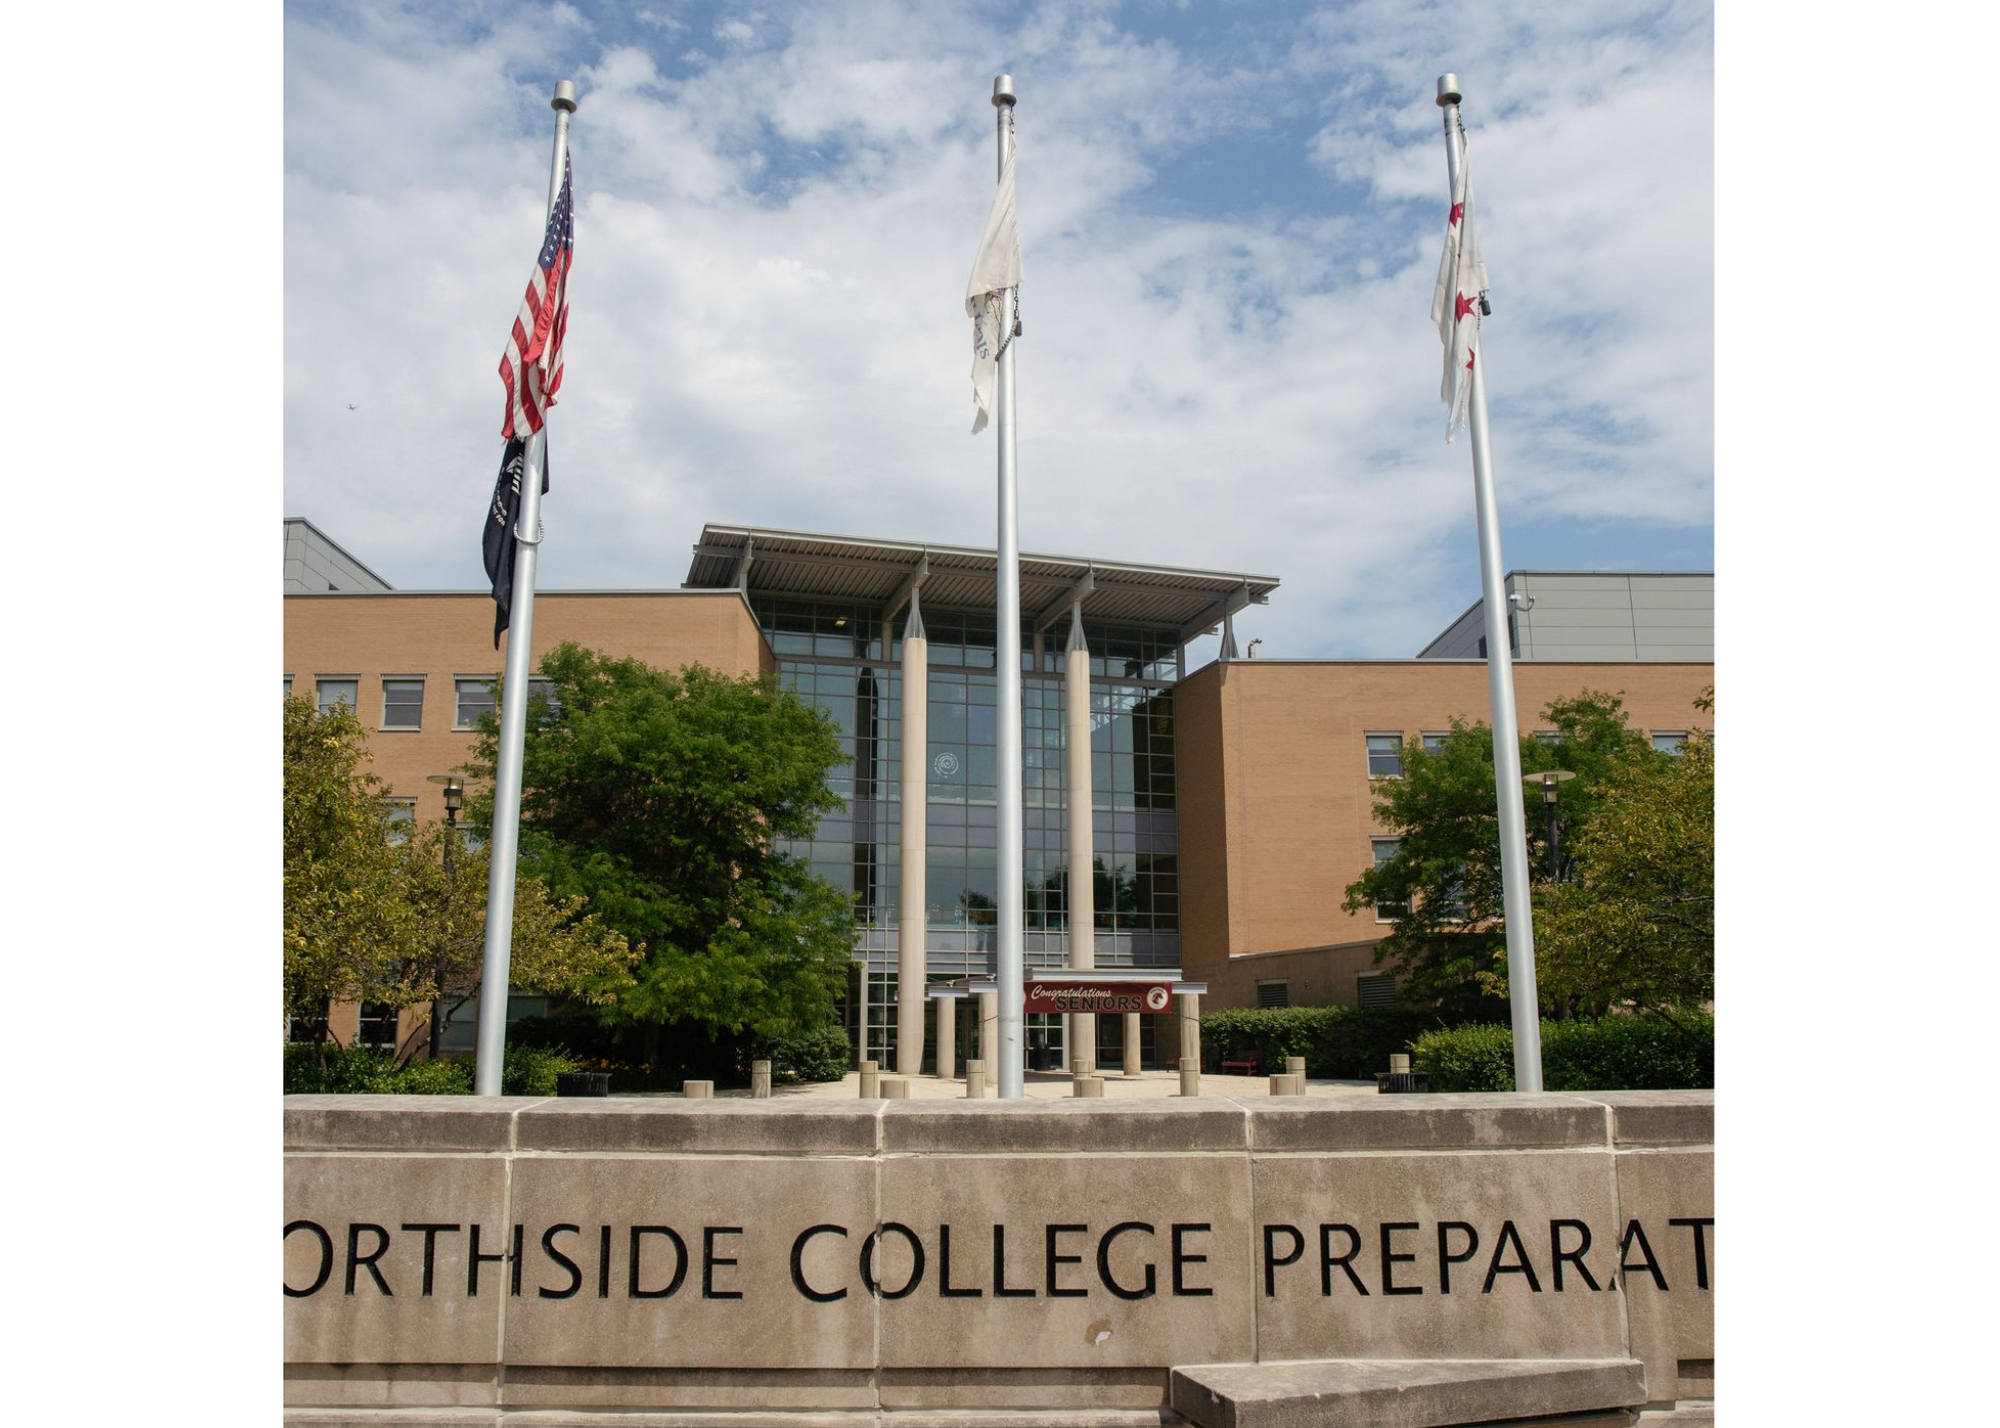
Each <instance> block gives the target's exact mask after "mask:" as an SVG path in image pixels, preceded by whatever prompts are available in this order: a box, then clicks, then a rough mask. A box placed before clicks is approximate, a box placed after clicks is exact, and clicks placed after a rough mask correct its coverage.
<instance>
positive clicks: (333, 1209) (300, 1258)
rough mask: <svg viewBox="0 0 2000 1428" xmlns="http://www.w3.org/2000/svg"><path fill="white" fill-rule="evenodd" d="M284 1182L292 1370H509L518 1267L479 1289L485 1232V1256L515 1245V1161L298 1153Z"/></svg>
mask: <svg viewBox="0 0 2000 1428" xmlns="http://www.w3.org/2000/svg"><path fill="white" fill-rule="evenodd" d="M284 1174H285V1219H286V1223H287V1229H288V1233H287V1234H286V1235H285V1256H284V1257H285V1331H284V1332H285V1362H287V1363H290V1364H404V1363H439V1364H454V1365H471V1364H493V1363H498V1362H499V1361H500V1323H501V1318H502V1313H501V1309H502V1305H503V1303H504V1302H505V1301H506V1299H507V1288H508V1285H507V1271H506V1266H505V1265H504V1264H497V1265H496V1264H494V1263H491V1262H483V1263H482V1264H481V1265H480V1270H481V1272H480V1275H479V1278H478V1289H479V1293H478V1294H477V1295H473V1294H470V1293H469V1292H468V1290H469V1288H470V1287H471V1284H472V1280H471V1274H470V1271H471V1268H472V1265H471V1260H470V1255H471V1253H472V1239H473V1231H474V1227H477V1230H478V1233H479V1235H480V1236H481V1237H482V1243H481V1246H480V1253H482V1254H487V1253H504V1251H505V1249H506V1247H507V1239H508V1228H507V1225H506V1220H505V1214H506V1193H507V1163H506V1161H505V1160H504V1159H502V1158H500V1157H498V1156H471V1155H455V1156H424V1155H394V1156H367V1157H362V1156H348V1155H310V1154H295V1155H288V1156H286V1157H285V1171H284ZM425 1225H430V1226H436V1227H437V1228H435V1229H430V1230H426V1229H423V1228H421V1227H422V1226H425ZM413 1226H415V1227H417V1228H411V1227H413ZM427 1281H428V1282H427ZM427 1290H428V1292H426V1291H427Z"/></svg>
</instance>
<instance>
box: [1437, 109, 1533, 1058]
mask: <svg viewBox="0 0 2000 1428" xmlns="http://www.w3.org/2000/svg"><path fill="white" fill-rule="evenodd" d="M1463 97H1464V96H1463V95H1461V94H1460V92H1459V88H1458V76H1457V75H1455V74H1447V75H1441V76H1440V77H1439V79H1438V89H1437V102H1438V107H1439V108H1441V109H1443V110H1444V152H1445V167H1446V172H1447V174H1448V175H1449V178H1450V182H1451V192H1452V193H1453V194H1454V195H1456V194H1457V193H1458V172H1459V165H1460V164H1461V163H1462V162H1463V155H1462V153H1461V151H1460V148H1459V140H1460V137H1461V136H1460V132H1459V121H1458V105H1459V101H1460V100H1461V99H1462V98H1463ZM1468 211H1469V206H1468ZM1481 356H1482V357H1483V356H1484V354H1483V353H1482V354H1481ZM1468 405H1469V406H1470V408H1471V412H1470V417H1471V425H1472V487H1473V492H1474V497H1475V500H1476V503H1477V505H1478V508H1479V581H1480V594H1481V597H1482V603H1483V604H1484V605H1485V607H1486V610H1485V613H1486V690H1487V695H1488V697H1489V698H1490V699H1491V701H1492V704H1493V782H1494V786H1495V789H1496V791H1497V792H1498V793H1499V796H1500V891H1501V897H1502V907H1503V912H1504V918H1505V928H1506V938H1507V1002H1508V1008H1509V1011H1510V1012H1511V1013H1512V1016H1513V1022H1514V1089H1515V1090H1517V1091H1539V1090H1541V1089H1542V1014H1541V1002H1540V999H1539V997H1537V995H1536V992H1535V922H1534V903H1533V900H1532V898H1531V897H1530V896H1529V891H1528V831H1527V819H1526V817H1525V815H1524V814H1523V812H1522V809H1521V734H1520V729H1519V721H1518V719H1517V717H1516V715H1515V713H1514V660H1513V641H1512V640H1511V639H1510V638H1509V636H1508V632H1507V603H1506V600H1507V597H1506V592H1505V590H1504V589H1503V588H1502V586H1503V585H1504V583H1505V578H1506V567H1505V566H1504V565H1502V564H1501V563H1500V517H1499V511H1498V507H1497V505H1496V503H1495V500H1494V496H1493V456H1492V450H1491V448H1490V447H1489V446H1488V445H1487V439H1486V363H1485V362H1484V361H1475V362H1474V363H1473V364H1472V399H1471V401H1470V402H1469V403H1468Z"/></svg>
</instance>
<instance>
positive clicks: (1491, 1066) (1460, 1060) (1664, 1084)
mask: <svg viewBox="0 0 2000 1428" xmlns="http://www.w3.org/2000/svg"><path fill="white" fill-rule="evenodd" d="M1411 1065H1412V1067H1413V1069H1415V1070H1417V1071H1422V1072H1427V1073H1428V1074H1429V1076H1430V1078H1431V1089H1432V1090H1433V1091H1511V1090H1513V1089H1514V1033H1513V1030H1512V1029H1511V1028H1510V1027H1505V1026H1458V1027H1452V1028H1450V1029H1448V1030H1443V1029H1441V1030H1437V1031H1429V1032H1425V1033H1424V1034H1423V1035H1422V1036H1420V1037H1418V1038H1417V1040H1416V1044H1415V1049H1414V1058H1413V1060H1412V1062H1411ZM1714 1085H1715V1018H1714V1017H1713V1016H1710V1015H1708V1014H1707V1013H1704V1012H1681V1013H1676V1014H1675V1015H1674V1016H1673V1017H1672V1018H1671V1019H1669V1018H1668V1017H1665V1016H1661V1015H1656V1014H1641V1015H1637V1016H1607V1017H1601V1018H1599V1019H1597V1020H1595V1021H1545V1022H1543V1023H1542V1088H1543V1089H1544V1090H1548V1091H1670V1090H1687V1089H1711V1088H1713V1087H1714Z"/></svg>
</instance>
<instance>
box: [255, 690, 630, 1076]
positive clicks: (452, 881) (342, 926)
mask: <svg viewBox="0 0 2000 1428" xmlns="http://www.w3.org/2000/svg"><path fill="white" fill-rule="evenodd" d="M368 759H369V754H368V746H367V735H366V732H365V731H364V730H363V729H362V727H361V723H360V721H359V720H358V719H356V718H355V716H354V714H353V712H352V711H350V710H349V709H347V708H346V707H345V706H336V707H335V708H334V709H332V710H330V711H328V712H326V713H324V714H322V713H321V712H319V709H318V707H317V706H316V705H315V704H314V702H313V701H312V700H309V699H289V698H288V699H287V700H286V701H285V972H284V994H285V1012H286V1015H288V1016H298V1017H318V1016H323V1015H324V1014H325V1012H326V1008H327V1004H328V1003H329V1002H335V1001H342V1002H348V1001H352V1002H377V1003H381V1004H383V1005H386V1006H390V1007H396V1008H399V1009H400V1008H403V1007H411V1006H419V1005H424V1004H426V1003H428V1004H431V1005H432V1006H433V1013H432V1029H431V1037H430V1040H431V1049H432V1052H433V1054H435V1052H436V1050H437V1043H438V1038H439V1036H440V1035H441V1034H442V1031H443V1028H444V1025H445V1024H446V1023H447V1022H448V1020H449V1015H450V1012H451V1011H452V1010H455V1009H456V1008H457V1007H458V1006H461V1005H463V1004H464V1002H465V1000H466V999H467V998H468V997H469V996H470V995H471V994H472V993H473V992H475V991H477V990H478V985H479V976H480V967H481V963H482V960H483V951H484V943H485V936H486V886H487V883H486V878H487V860H486V855H485V853H484V852H483V851H481V850H479V849H477V848H468V847H465V846H464V845H463V843H462V841H461V844H460V846H458V847H457V848H455V849H454V854H455V857H454V866H453V874H452V876H451V877H450V878H449V879H447V877H446V876H445V872H444V845H443V840H444V838H445V836H446V834H445V829H444V826H443V825H442V824H436V823H433V824H426V825H423V826H421V827H418V828H415V829H404V828H399V827H397V826H396V825H394V824H392V822H391V819H390V815H389V806H388V804H387V803H386V802H385V801H384V797H383V795H384V789H383V786H382V781H381V780H380V779H378V778H377V777H375V775H373V774H371V773H369V772H367V771H366V770H365V769H364V767H363V765H364V764H365V763H366V762H367V761H368ZM399 833H404V834H406V835H407V836H403V837H401V838H400V839H399V837H398V836H397V835H398V834H399ZM632 960H633V954H632V953H631V952H630V950H629V949H628V948H627V947H626V945H625V941H624V939H623V938H622V937H620V936H619V935H618V934H617V933H616V932H615V931H613V930H612V929H610V928H608V927H606V926H604V925H603V924H602V923H601V922H600V921H599V920H598V919H597V918H595V917H592V916H589V915H587V914H585V913H584V911H583V907H582V899H581V898H576V897H559V896H555V895H552V894H551V893H550V891H549V890H548V888H547V887H545V886H544V885H543V884H541V883H540V882H538V881H537V880H535V879H534V878H520V879H518V880H517V885H516V887H515V894H514V937H513V954H512V958H511V962H510V972H511V979H512V981H513V984H514V985H515V986H517V987H520V988H523V989H525V990H528V991H534V992H542V993H546V994H549V995H556V996H567V997H574V998H577V999H580V1000H583V1001H585V1002H593V1003H603V1002H607V1001H610V1000H612V999H613V998H614V997H615V995H616V992H617V990H618V989H619V987H620V986H622V985H624V984H629V982H630V981H631V975H630V973H629V971H628V970H627V968H628V967H629V964H630V963H631V961H632ZM440 1013H442V1016H440Z"/></svg>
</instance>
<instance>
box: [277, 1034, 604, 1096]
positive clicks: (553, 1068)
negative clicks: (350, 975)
mask: <svg viewBox="0 0 2000 1428" xmlns="http://www.w3.org/2000/svg"><path fill="white" fill-rule="evenodd" d="M575 1069H576V1062H575V1060H574V1059H573V1058H571V1057H570V1056H569V1055H568V1053H566V1052H564V1051H561V1050H559V1049H544V1048H542V1047H536V1046H510V1047H508V1048H507V1056H506V1059H505V1060H504V1061H503V1062H502V1063H501V1070H500V1094H501V1095H503V1096H553V1095H554V1094H555V1093H556V1077H557V1076H558V1075H560V1074H561V1073H562V1072H564V1071H574V1070H575ZM472 1078H473V1065H472V1063H471V1062H469V1061H411V1062H409V1063H407V1064H405V1065H402V1066H398V1065H397V1064H396V1059H395V1057H393V1056H392V1055H390V1054H389V1053H388V1052H386V1051H377V1050H375V1049H374V1048H372V1047H367V1046H336V1045H334V1044H333V1043H332V1042H325V1043H321V1044H317V1045H303V1044H301V1045H295V1046H287V1047H286V1048H285V1094H286V1095H288V1096H314V1095H318V1096H469V1095H471V1094H472Z"/></svg>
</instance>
